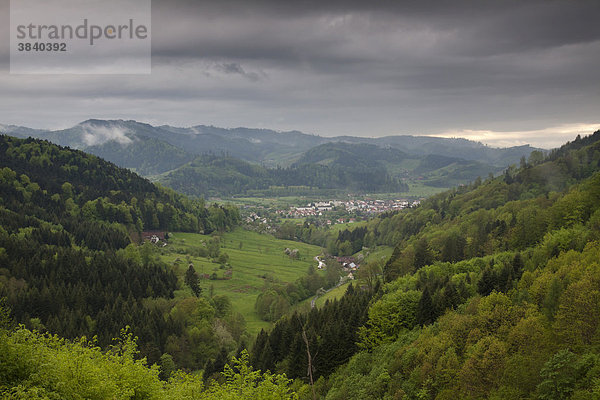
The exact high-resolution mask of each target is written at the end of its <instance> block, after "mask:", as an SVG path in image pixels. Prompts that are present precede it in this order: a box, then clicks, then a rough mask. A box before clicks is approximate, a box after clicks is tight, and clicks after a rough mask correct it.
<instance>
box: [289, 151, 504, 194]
mask: <svg viewBox="0 0 600 400" xmlns="http://www.w3.org/2000/svg"><path fill="white" fill-rule="evenodd" d="M308 164H320V165H327V166H330V167H334V166H336V167H338V168H351V169H354V170H356V171H366V170H369V169H377V168H379V169H380V170H382V171H385V173H387V174H389V175H390V176H392V177H393V178H396V179H403V180H404V181H407V182H419V183H421V184H424V185H426V186H433V187H446V188H447V187H453V186H458V185H459V184H465V183H468V182H471V181H473V180H475V179H476V178H477V177H480V176H487V175H488V174H495V173H498V172H500V171H502V168H499V167H497V166H494V165H490V164H486V163H483V162H479V161H472V160H466V159H463V158H456V157H448V156H445V155H440V154H426V155H415V154H414V153H410V154H409V153H405V152H403V151H400V150H398V149H396V148H393V147H378V146H376V145H373V144H365V143H361V144H351V143H346V142H336V143H327V144H323V145H320V146H317V147H314V148H312V149H310V150H308V151H307V152H306V153H304V154H303V155H302V156H301V157H300V159H299V160H298V161H296V162H295V163H294V164H293V165H294V166H299V165H308Z"/></svg>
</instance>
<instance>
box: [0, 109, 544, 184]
mask: <svg viewBox="0 0 600 400" xmlns="http://www.w3.org/2000/svg"><path fill="white" fill-rule="evenodd" d="M0 131H2V133H6V134H9V135H13V136H17V137H29V136H31V137H35V138H39V139H45V140H48V141H50V142H53V143H56V144H59V145H62V146H68V147H71V148H75V149H79V150H83V151H86V152H88V153H91V154H94V155H97V156H100V157H102V158H104V159H106V160H108V161H111V162H114V163H115V164H117V165H119V166H122V167H126V168H130V169H132V170H134V171H135V172H137V173H139V174H141V175H143V176H146V177H152V178H153V179H155V180H159V181H161V182H162V183H164V184H166V185H169V186H172V187H174V188H176V189H178V190H182V191H184V192H185V193H188V194H193V195H209V194H211V195H220V194H227V195H232V194H240V193H247V192H248V190H256V189H264V188H265V187H268V186H269V185H280V186H284V187H286V186H298V185H301V186H302V185H309V186H314V187H315V188H318V189H347V190H359V191H362V190H368V191H372V192H381V191H389V190H390V189H394V190H406V188H407V186H406V182H408V181H411V180H415V181H419V182H420V183H422V184H424V185H428V186H434V187H451V186H455V185H458V184H462V183H467V182H469V181H472V180H473V179H475V178H477V176H487V175H488V174H489V173H498V172H500V171H502V170H503V169H504V168H506V167H507V166H509V165H511V164H516V163H518V162H519V160H520V159H521V157H523V156H525V157H528V156H529V154H530V153H531V152H532V151H534V150H537V149H535V148H533V147H531V146H529V145H526V146H516V147H510V148H494V147H489V146H486V145H484V144H482V143H479V142H474V141H471V140H466V139H454V138H453V139H448V138H439V137H426V136H388V137H381V138H366V137H353V136H339V137H321V136H317V135H309V134H305V133H302V132H298V131H289V132H278V131H274V130H269V129H251V128H233V129H225V128H218V127H214V126H206V125H197V126H193V127H188V128H181V127H173V126H168V125H162V126H152V125H149V124H146V123H141V122H137V121H124V120H97V119H90V120H87V121H84V122H81V123H79V124H77V125H75V126H73V127H71V128H68V129H63V130H55V131H51V130H40V129H31V128H27V127H21V126H1V125H0ZM206 156H210V157H206ZM216 158H221V159H220V160H219V161H218V162H215V159H216ZM246 163H250V164H254V166H253V167H252V168H250V167H248V166H243V167H240V165H245V164H246ZM257 164H260V165H257ZM309 165H312V166H311V167H309ZM257 167H260V168H259V170H261V171H260V173H259V175H260V178H261V179H259V180H256V178H257V177H256V176H255V175H256V173H257V170H256V168H257ZM282 170H284V171H287V172H286V173H282V172H281V171H282ZM232 171H235V173H232ZM277 171H279V172H277ZM358 171H367V173H366V175H364V176H362V177H361V175H360V174H358ZM267 175H268V176H270V178H267V179H263V178H264V177H265V176H267ZM275 175H276V176H277V177H276V178H275V177H274V176H275ZM209 176H210V179H208V178H209ZM324 176H327V178H323V177H324ZM376 176H377V177H378V179H374V178H375V177H376ZM360 179H363V180H369V181H371V182H369V184H361V183H360V182H359V180H360ZM190 180H191V181H190ZM201 180H203V182H201ZM183 181H185V182H183ZM209 181H210V182H213V184H212V185H211V184H207V182H209ZM255 181H256V183H255V184H254V183H253V182H255ZM402 181H404V182H405V183H404V184H402ZM373 182H379V183H380V184H373ZM363 183H364V182H363ZM390 183H392V184H391V187H390ZM221 187H227V188H228V189H227V190H221V189H220V188H221ZM238 190H239V191H241V192H236V191H238Z"/></svg>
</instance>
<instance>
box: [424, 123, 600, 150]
mask: <svg viewBox="0 0 600 400" xmlns="http://www.w3.org/2000/svg"><path fill="white" fill-rule="evenodd" d="M597 130H600V124H564V125H558V126H553V127H549V128H544V129H538V130H529V131H506V132H503V131H491V130H471V129H463V130H453V131H447V132H443V133H441V134H440V135H435V136H440V137H446V138H457V137H461V138H465V139H470V140H475V141H478V142H482V143H485V144H488V145H490V146H494V147H511V146H520V145H524V144H530V145H532V146H534V147H541V148H543V149H552V148H555V147H559V146H561V145H563V144H565V143H566V142H568V141H572V140H574V139H575V137H577V135H581V136H586V135H590V134H592V133H594V132H595V131H597Z"/></svg>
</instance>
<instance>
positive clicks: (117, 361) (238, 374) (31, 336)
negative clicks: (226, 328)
mask: <svg viewBox="0 0 600 400" xmlns="http://www.w3.org/2000/svg"><path fill="white" fill-rule="evenodd" d="M0 339H1V340H0V396H2V398H4V399H48V400H50V399H65V400H70V399H73V400H75V399H123V400H125V399H139V400H143V399H156V400H161V399H165V400H166V399H178V400H180V399H295V398H296V395H295V394H294V393H292V392H291V391H290V389H289V383H290V381H289V380H288V379H287V378H286V377H285V376H284V375H272V374H270V373H264V374H263V373H261V372H260V371H256V370H253V369H252V368H251V367H250V366H249V365H248V358H249V356H248V353H247V352H245V351H244V352H242V355H241V357H240V358H239V359H237V358H235V357H234V358H233V359H232V367H230V366H229V365H226V366H225V368H224V371H223V376H224V379H225V381H224V383H223V384H219V383H217V382H214V383H213V384H212V385H210V386H209V387H208V388H207V387H205V386H204V384H203V382H202V379H201V378H199V377H198V376H197V375H190V374H186V373H183V372H181V371H178V372H173V364H172V363H173V361H172V359H171V358H170V356H169V355H168V354H164V355H163V356H162V357H161V368H160V372H159V367H158V366H156V365H153V366H148V365H147V364H146V361H145V359H138V358H137V354H138V350H137V345H136V341H135V339H134V338H133V336H132V335H131V333H129V332H127V331H126V330H124V331H122V334H121V338H120V339H119V340H118V341H117V342H116V344H115V345H114V346H113V347H112V349H111V350H110V351H107V352H103V351H102V350H101V349H100V348H99V347H97V345H96V344H95V343H94V341H88V340H87V339H85V338H82V339H78V340H75V341H67V340H64V339H62V338H59V337H58V336H51V335H43V334H40V333H38V332H35V331H34V332H32V331H29V330H27V329H24V328H22V327H20V328H18V329H16V330H14V331H8V330H6V329H1V330H0ZM159 374H162V375H164V377H165V378H166V377H168V376H169V375H171V378H170V379H169V380H168V382H167V383H166V384H165V383H163V382H161V381H160V380H159Z"/></svg>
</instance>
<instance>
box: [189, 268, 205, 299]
mask: <svg viewBox="0 0 600 400" xmlns="http://www.w3.org/2000/svg"><path fill="white" fill-rule="evenodd" d="M199 281H200V278H199V277H198V274H197V273H196V270H195V269H194V266H193V265H192V264H190V267H189V268H188V270H187V271H186V273H185V284H186V285H188V286H189V287H190V289H192V292H194V295H196V297H200V293H201V292H202V288H201V287H200V284H199Z"/></svg>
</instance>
